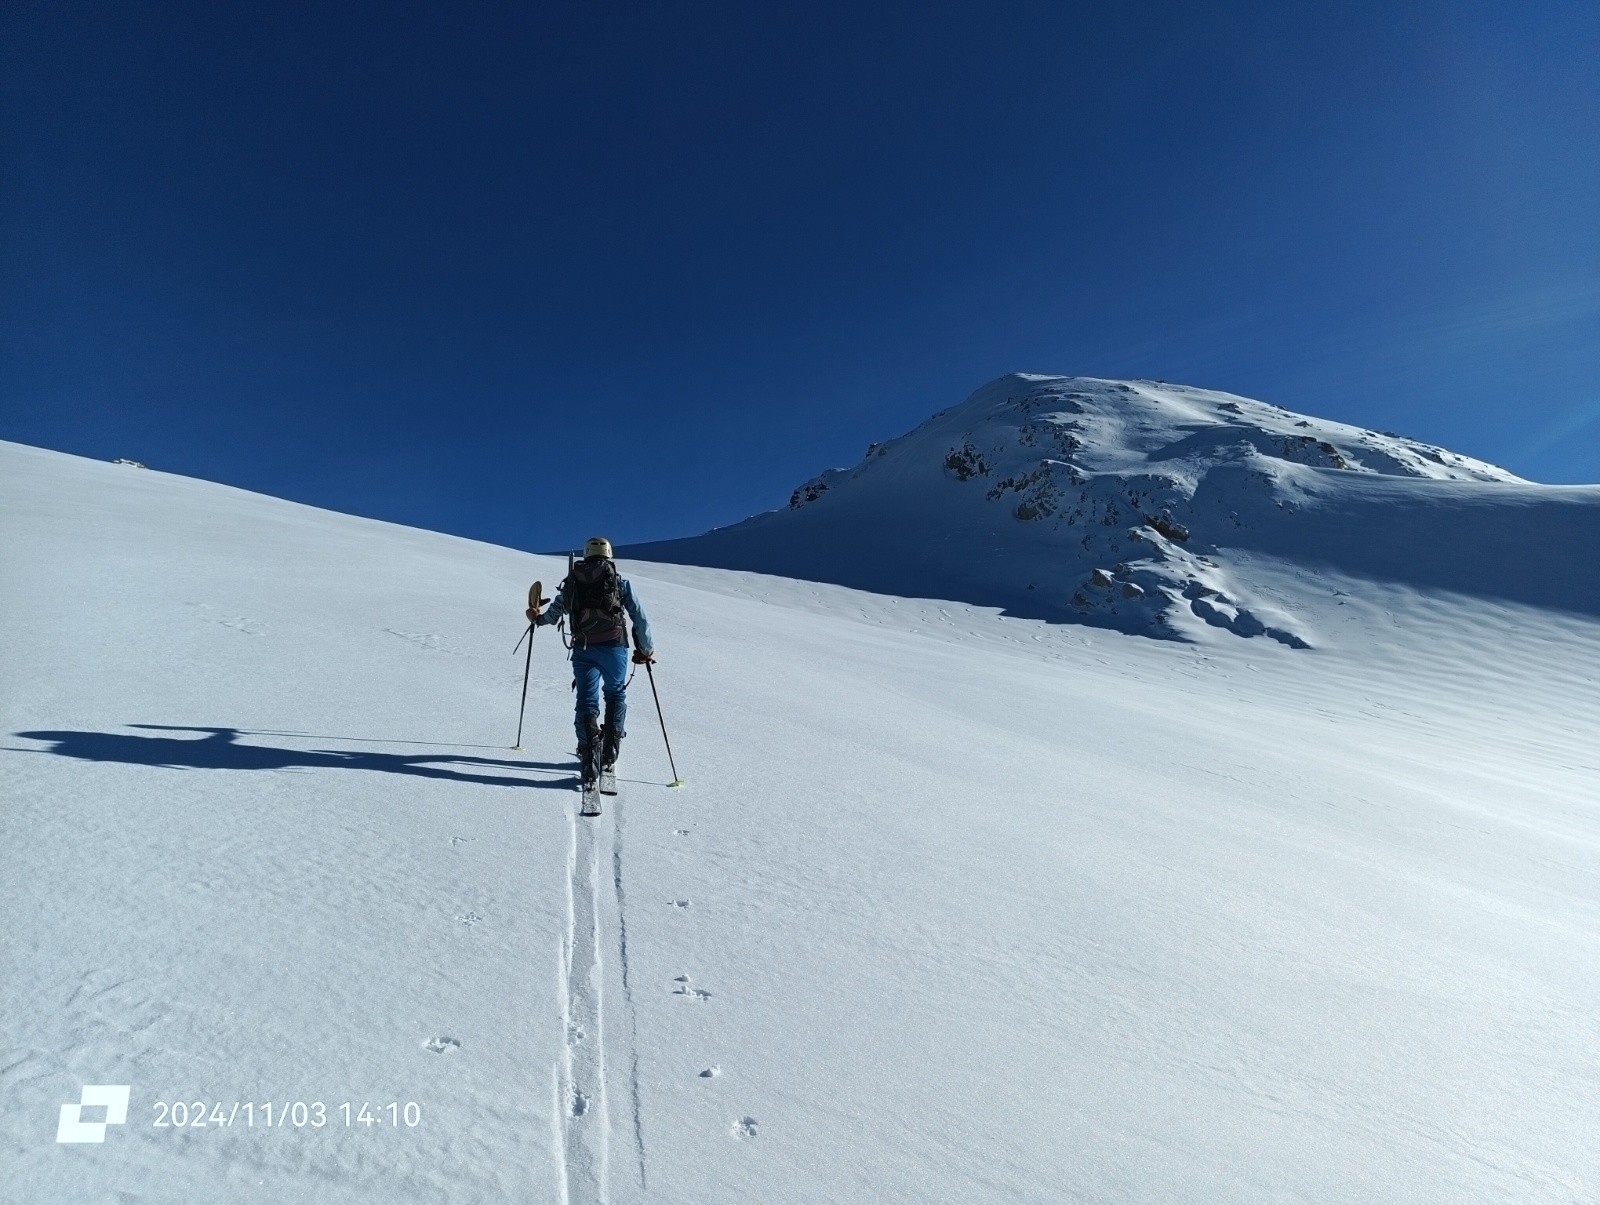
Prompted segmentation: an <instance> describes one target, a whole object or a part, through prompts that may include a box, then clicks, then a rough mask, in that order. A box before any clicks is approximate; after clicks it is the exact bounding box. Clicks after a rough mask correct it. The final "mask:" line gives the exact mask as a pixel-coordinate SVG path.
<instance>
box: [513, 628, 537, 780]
mask: <svg viewBox="0 0 1600 1205" xmlns="http://www.w3.org/2000/svg"><path fill="white" fill-rule="evenodd" d="M522 635H523V637H524V638H525V639H526V640H527V642H528V656H527V660H525V661H524V662H523V663H522V706H521V707H519V708H517V743H516V744H514V745H512V746H511V747H512V748H513V749H520V748H522V717H523V715H524V714H525V713H526V712H527V710H528V672H529V671H530V670H531V669H533V625H532V624H531V623H530V624H529V625H528V630H527V631H526V632H524V633H523V634H522ZM517 643H518V644H521V643H522V641H521V640H519V641H517ZM511 651H512V652H513V653H514V652H516V651H517V650H516V649H512V650H511Z"/></svg>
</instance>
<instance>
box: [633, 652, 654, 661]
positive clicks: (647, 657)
mask: <svg viewBox="0 0 1600 1205" xmlns="http://www.w3.org/2000/svg"><path fill="white" fill-rule="evenodd" d="M655 660H656V652H655V650H654V649H651V650H650V651H649V652H648V653H647V652H645V651H644V650H643V649H634V650H633V663H634V664H635V665H654V664H655Z"/></svg>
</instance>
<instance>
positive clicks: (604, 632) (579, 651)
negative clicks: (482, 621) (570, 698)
mask: <svg viewBox="0 0 1600 1205" xmlns="http://www.w3.org/2000/svg"><path fill="white" fill-rule="evenodd" d="M527 615H528V619H529V620H530V621H531V622H532V623H533V624H535V625H536V626H540V627H548V626H550V625H553V624H556V623H558V622H560V621H561V620H562V619H563V618H565V619H566V620H567V628H568V631H569V632H570V634H571V658H572V677H573V684H574V687H575V688H576V692H577V693H576V699H575V702H574V709H575V715H574V720H573V727H574V729H575V730H576V732H577V736H578V764H579V777H580V780H581V782H582V786H583V794H584V811H585V812H591V810H592V811H593V812H598V810H599V806H598V800H596V799H594V798H593V796H594V794H595V791H596V788H597V787H598V789H599V791H600V792H601V793H603V794H607V795H615V794H616V793H617V786H616V765H617V757H618V755H619V753H620V752H621V748H622V738H623V737H624V736H626V735H627V727H626V723H627V715H628V628H627V620H628V619H630V618H631V619H632V620H633V637H634V644H635V648H634V651H633V662H634V664H636V665H649V664H651V663H652V662H653V661H654V657H655V644H654V642H653V641H652V640H651V637H650V621H649V619H648V618H647V617H646V616H645V613H644V608H643V607H642V606H640V605H639V599H638V597H637V596H636V595H635V594H634V591H633V586H632V585H631V584H630V583H629V582H628V579H627V578H625V577H623V576H622V575H621V574H619V573H618V572H617V565H616V562H615V561H614V560H612V555H611V541H609V540H607V539H606V538H605V537H603V536H594V537H593V538H591V539H590V540H589V541H588V542H587V543H586V544H585V545H584V548H583V560H581V561H579V562H577V563H576V564H575V565H573V566H572V569H571V571H570V572H569V573H568V574H567V578H566V580H565V581H564V582H562V583H561V585H560V587H559V588H558V589H557V591H556V597H555V599H554V600H553V601H552V602H551V604H550V606H549V607H548V608H546V609H545V610H544V611H542V612H540V611H538V610H536V609H534V608H532V607H530V608H529V609H528V612H527ZM602 698H603V699H604V703H605V719H604V721H603V722H602V720H601V701H602Z"/></svg>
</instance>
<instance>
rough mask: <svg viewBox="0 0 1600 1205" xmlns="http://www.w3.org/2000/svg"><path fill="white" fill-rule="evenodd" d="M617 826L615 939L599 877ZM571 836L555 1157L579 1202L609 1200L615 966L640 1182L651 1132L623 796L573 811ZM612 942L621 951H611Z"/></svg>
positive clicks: (569, 1193) (564, 1184)
mask: <svg viewBox="0 0 1600 1205" xmlns="http://www.w3.org/2000/svg"><path fill="white" fill-rule="evenodd" d="M607 821H609V824H610V828H611V851H610V853H611V856H610V863H611V884H612V889H613V892H614V895H613V900H614V903H615V908H616V914H615V915H616V920H615V926H616V933H615V941H614V942H613V940H612V935H611V934H610V932H609V928H610V926H609V925H608V924H607V918H606V908H605V902H606V901H605V900H604V894H603V890H602V885H601V872H602V858H603V857H604V853H603V847H604V845H605V837H604V834H602V833H599V832H597V831H596V830H597V828H599V826H601V825H602V824H604V823H606V822H607ZM568 824H569V826H570V837H571V845H570V848H569V851H568V861H567V872H568V875H567V933H566V937H565V939H564V942H563V949H562V958H561V985H560V998H561V1006H562V1014H563V1017H562V1020H563V1024H564V1026H565V1032H566V1052H565V1058H564V1060H563V1062H562V1063H561V1064H560V1065H558V1066H557V1068H556V1081H555V1082H556V1090H555V1091H556V1104H557V1117H558V1119H559V1130H560V1132H559V1142H558V1150H557V1161H558V1167H559V1169H560V1175H561V1185H560V1187H561V1193H562V1196H561V1199H562V1200H563V1201H566V1202H570V1203H571V1205H580V1203H582V1205H588V1203H589V1202H599V1203H604V1202H607V1201H609V1200H611V1191H610V1183H609V1177H610V1173H611V1130H612V1122H611V1113H610V1101H611V1094H610V1093H609V1092H608V1090H607V1082H606V1081H607V1079H608V1077H610V1076H612V1075H620V1074H622V1071H620V1070H619V1069H617V1068H614V1067H612V1066H610V1064H609V1063H608V1061H607V1050H606V1046H607V1038H606V1024H605V1011H606V1008H605V1005H606V992H605V986H604V985H605V982H606V980H607V978H608V977H609V976H611V975H612V973H613V967H612V963H613V960H614V968H615V969H614V982H616V983H618V984H620V987H621V992H620V1007H621V1009H622V1014H623V1015H622V1017H620V1018H616V1017H614V1018H613V1020H614V1021H616V1022H617V1033H618V1036H625V1039H626V1042H627V1048H626V1050H625V1051H617V1052H615V1053H617V1054H619V1055H620V1056H621V1061H623V1062H625V1064H626V1075H627V1078H628V1085H627V1101H628V1113H629V1118H628V1120H627V1122H626V1123H625V1125H626V1127H627V1128H626V1130H625V1133H626V1134H627V1136H628V1138H629V1139H630V1140H631V1142H632V1145H633V1159H632V1162H633V1164H634V1173H635V1177H636V1179H637V1181H638V1185H639V1189H640V1191H641V1192H642V1191H644V1190H645V1188H646V1174H645V1153H644V1132H643V1121H642V1113H643V1110H642V1108H641V1103H640V1088H639V1050H638V1022H637V1019H636V1017H635V1015H634V1009H633V998H632V987H631V985H630V983H629V978H628V926H627V911H626V889H625V887H624V885H623V880H622V844H623V839H622V816H621V810H620V805H619V804H617V803H616V802H615V801H614V802H613V805H612V808H611V809H609V810H608V812H607V814H606V816H604V817H601V816H595V817H582V816H579V815H577V814H576V813H575V812H574V813H572V814H570V815H569V817H568ZM613 948H614V959H613Z"/></svg>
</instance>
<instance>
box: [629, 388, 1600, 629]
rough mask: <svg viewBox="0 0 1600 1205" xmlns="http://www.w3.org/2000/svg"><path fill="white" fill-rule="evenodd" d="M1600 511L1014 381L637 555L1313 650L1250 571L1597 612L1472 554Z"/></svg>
mask: <svg viewBox="0 0 1600 1205" xmlns="http://www.w3.org/2000/svg"><path fill="white" fill-rule="evenodd" d="M1597 502H1600V496H1597V494H1596V492H1595V491H1592V490H1587V489H1585V490H1578V491H1572V490H1568V491H1566V492H1565V493H1563V491H1562V490H1559V489H1556V488H1553V487H1545V486H1538V485H1534V484H1532V483H1530V482H1527V481H1524V480H1522V479H1521V478H1519V477H1517V476H1516V475H1514V474H1512V473H1509V472H1507V471H1506V470H1504V469H1501V468H1499V467H1497V466H1495V465H1492V464H1488V463H1485V462H1484V461H1480V460H1474V459H1472V458H1470V457H1467V456H1462V455H1458V454H1457V453H1454V452H1451V451H1448V450H1446V449H1444V448H1440V447H1436V446H1434V445H1430V444H1425V443H1421V442H1419V441H1416V440H1412V439H1407V438H1404V437H1402V436H1399V435H1394V434H1391V433H1387V432H1377V431H1369V430H1366V429H1364V428H1360V427H1355V426H1351V425H1348V424H1345V423H1338V422H1330V421H1328V420H1325V419H1319V418H1315V417H1312V416H1309V415H1304V414H1298V413H1295V412H1294V411H1291V410H1286V409H1284V408H1283V407H1281V406H1276V405H1272V404H1269V403H1266V402H1260V401H1255V400H1252V399H1250V398H1245V397H1239V396H1236V395H1234V394H1229V393H1222V392H1218V391H1215V390H1209V389H1200V388H1195V387H1191V386H1185V385H1173V384H1168V383H1166V382H1164V381H1117V380H1103V379H1099V378H1094V377H1064V376H1042V375H1036V374H1027V373H1013V374H1010V375H1007V376H1003V377H1000V378H999V379H997V380H995V381H992V382H990V383H989V384H987V385H985V386H983V387H982V388H980V389H978V390H977V391H976V392H974V393H973V394H972V395H971V396H970V397H968V398H967V399H966V401H964V402H962V403H961V404H960V405H957V406H953V407H950V408H949V409H946V410H942V411H940V412H939V413H937V414H935V415H933V417H931V418H930V419H928V420H927V421H926V422H924V423H922V424H921V425H919V426H918V427H916V428H915V429H914V430H912V431H910V432H908V433H907V434H905V435H903V436H900V437H899V438H897V439H892V440H889V441H887V442H885V443H881V444H873V445H872V446H871V447H869V448H868V449H867V451H866V454H865V456H864V457H863V458H862V460H861V461H860V462H859V463H857V464H855V465H853V466H851V467H849V468H842V469H831V470H829V471H827V472H824V473H822V474H821V475H819V476H817V477H814V478H812V479H810V480H809V481H807V482H805V483H804V484H802V485H801V486H800V487H799V488H798V489H796V490H795V491H794V492H793V494H792V495H791V497H790V499H789V505H788V507H787V508H786V510H783V511H778V512H772V513H769V514H766V515H758V516H756V517H754V518H753V519H750V520H747V521H745V522H744V523H740V524H736V525H735V526H733V527H730V528H723V529H719V530H717V531H714V532H710V533H707V534H706V535H705V536H702V537H698V538H696V539H694V540H689V541H673V542H671V543H668V544H663V545H655V546H651V547H649V548H645V549H640V550H636V552H637V553H638V554H640V555H644V556H648V557H657V558H659V559H666V560H676V559H688V560H693V561H697V562H701V563H706V564H713V565H720V566H723V567H731V568H747V569H758V570H761V571H765V572H771V573H779V574H783V575H787V576H799V577H815V578H819V579H821V580H829V581H838V582H841V583H843V584H846V585H854V586H863V587H866V588H869V589H876V590H882V591H885V592H889V593H900V594H919V595H923V596H931V597H948V598H957V599H964V600H967V601H974V602H983V603H987V604H992V605H999V606H1003V607H1006V608H1009V609H1012V610H1015V611H1019V612H1023V613H1029V614H1035V615H1040V616H1044V617H1051V618H1061V619H1069V620H1078V621H1081V622H1088V623H1093V624H1097V625H1102V626H1109V627H1114V628H1118V629H1121V630H1125V631H1133V632H1139V633H1142V634H1146V635H1153V636H1161V637H1168V638H1180V639H1193V638H1198V637H1200V636H1202V635H1206V634H1207V633H1208V631H1209V630H1210V629H1214V628H1222V629H1226V630H1229V631H1232V632H1234V633H1235V634H1238V635H1244V636H1254V635H1268V636H1271V637H1273V638H1275V639H1277V640H1280V641H1281V642H1283V643H1285V644H1288V645H1291V646H1293V647H1304V646H1306V645H1309V644H1313V643H1315V638H1314V635H1313V634H1312V633H1311V632H1309V631H1308V630H1307V629H1306V628H1305V626H1304V625H1303V624H1302V623H1300V622H1298V621H1297V620H1296V618H1295V616H1294V615H1293V611H1294V607H1293V605H1292V601H1293V600H1292V599H1287V600H1286V599H1283V598H1277V599H1274V598H1270V597H1267V596H1265V595H1263V594H1262V592H1261V591H1260V589H1258V588H1257V587H1256V586H1254V585H1252V583H1251V581H1250V576H1251V575H1250V572H1249V570H1248V566H1247V562H1248V561H1249V560H1251V559H1252V558H1253V557H1257V556H1259V554H1262V553H1266V554H1269V555H1271V556H1273V557H1277V558H1283V559H1288V560H1293V561H1297V562H1299V563H1300V564H1301V565H1302V566H1306V565H1318V564H1321V565H1327V566H1334V567H1338V568H1341V569H1344V570H1346V571H1350V572H1354V573H1357V574H1363V575H1367V576H1371V577H1376V578H1383V579H1388V580H1396V579H1398V580H1402V581H1408V582H1418V583H1423V584H1428V585H1434V586H1445V587H1447V588H1450V589H1455V590H1461V591H1465V592H1483V591H1485V590H1486V591H1487V592H1490V593H1498V594H1500V595H1501V596H1502V597H1515V598H1518V599H1523V600H1526V601H1532V602H1535V603H1538V604H1540V605H1557V606H1571V605H1574V600H1577V605H1580V607H1581V597H1582V596H1581V595H1579V594H1577V593H1575V592H1574V591H1573V589H1572V583H1571V580H1570V578H1559V577H1554V578H1552V580H1551V581H1550V582H1549V583H1542V582H1541V583H1540V584H1538V585H1537V586H1536V587H1535V586H1534V584H1533V583H1531V582H1530V581H1528V580H1526V579H1522V578H1519V580H1517V581H1515V582H1510V583H1507V582H1504V581H1499V582H1496V581H1494V580H1493V578H1492V576H1491V575H1489V574H1486V573H1485V571H1484V570H1485V564H1486V563H1493V560H1500V559H1502V558H1501V557H1499V556H1497V557H1495V558H1493V560H1491V561H1490V562H1485V561H1484V560H1483V559H1482V555H1481V554H1482V553H1483V551H1484V549H1483V548H1482V547H1481V544H1475V541H1481V540H1482V538H1483V536H1484V534H1485V529H1493V531H1494V534H1495V537H1496V539H1497V541H1498V544H1497V551H1500V550H1501V548H1503V560H1504V562H1505V563H1508V564H1509V563H1511V562H1513V561H1515V559H1516V558H1517V557H1518V556H1519V555H1521V552H1522V551H1523V550H1524V549H1525V548H1526V546H1527V543H1526V541H1527V539H1528V538H1529V536H1530V535H1531V534H1532V533H1533V528H1532V527H1530V526H1529V524H1538V523H1540V522H1543V521H1544V520H1547V519H1554V520H1555V521H1556V522H1557V523H1558V524H1564V523H1568V522H1576V523H1577V524H1578V525H1579V529H1581V530H1588V529H1589V528H1590V527H1592V525H1593V523H1594V521H1595V518H1596V515H1597V513H1600V512H1597V511H1596V505H1595V504H1596V503H1597ZM1573 503H1579V504H1581V505H1580V507H1579V509H1578V510H1574V509H1573V506H1572V504H1573ZM1551 506H1554V507H1555V511H1554V512H1553V513H1550V514H1546V513H1545V510H1544V508H1548V507H1551ZM1530 507H1531V509H1530ZM1513 512H1515V516H1516V517H1514V518H1511V519H1510V523H1511V525H1510V526H1509V527H1508V526H1507V521H1508V517H1510V516H1512V515H1513ZM1535 512H1538V514H1537V517H1536V515H1535ZM1574 535H1575V536H1576V535H1577V531H1575V532H1574ZM1546 586H1548V588H1546Z"/></svg>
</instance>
